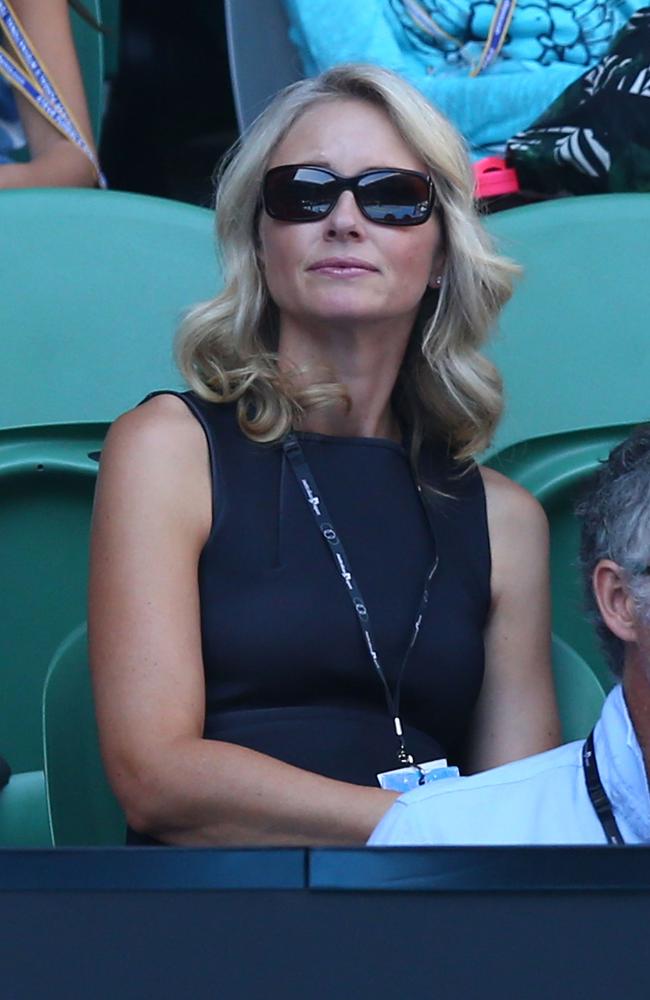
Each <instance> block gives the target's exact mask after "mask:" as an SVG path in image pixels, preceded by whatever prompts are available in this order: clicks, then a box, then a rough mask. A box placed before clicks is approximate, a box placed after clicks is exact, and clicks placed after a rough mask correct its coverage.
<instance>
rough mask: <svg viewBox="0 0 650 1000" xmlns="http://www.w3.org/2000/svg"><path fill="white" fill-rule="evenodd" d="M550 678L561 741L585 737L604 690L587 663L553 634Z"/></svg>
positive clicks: (600, 705) (592, 722) (592, 724)
mask: <svg viewBox="0 0 650 1000" xmlns="http://www.w3.org/2000/svg"><path fill="white" fill-rule="evenodd" d="M553 679H554V681H555V693H556V696H557V701H558V707H559V709H560V721H561V723H562V740H563V742H564V743H571V742H572V741H573V740H582V739H585V737H586V736H588V735H589V733H590V732H591V729H592V728H593V726H594V724H595V722H596V720H597V719H598V716H599V715H600V710H601V708H602V707H603V703H604V701H605V692H604V690H603V687H602V685H601V683H600V681H599V680H598V678H597V677H596V675H595V673H594V671H593V670H592V669H591V667H590V666H589V664H588V663H587V662H586V661H585V660H583V658H582V657H581V656H580V655H579V654H578V653H576V651H575V649H572V648H571V646H569V645H568V643H566V642H564V640H563V639H560V637H559V636H556V635H554V636H553Z"/></svg>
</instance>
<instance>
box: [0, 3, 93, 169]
mask: <svg viewBox="0 0 650 1000" xmlns="http://www.w3.org/2000/svg"><path fill="white" fill-rule="evenodd" d="M13 6H14V10H15V11H16V15H17V17H18V18H19V19H20V21H21V22H22V24H23V27H24V28H25V30H26V31H27V33H28V34H29V36H30V38H31V40H32V42H33V43H34V46H35V48H36V50H37V52H38V54H39V55H40V57H41V58H42V60H43V62H44V64H45V65H46V66H47V69H48V71H49V72H50V74H51V76H52V80H53V82H54V84H55V86H56V88H57V90H58V92H59V94H60V96H61V97H62V99H63V100H64V102H65V103H66V105H67V107H68V108H69V109H70V111H71V113H72V114H73V115H74V118H75V121H76V122H77V124H78V126H79V128H80V129H81V130H82V132H83V135H84V138H85V139H86V141H87V142H88V144H89V145H90V146H91V148H93V138H92V130H91V127H90V121H89V118H88V108H87V105H86V97H85V94H84V89H83V83H82V80H81V72H80V70H79V63H78V61H77V53H76V51H75V47H74V42H73V38H72V31H71V28H70V16H69V13H68V4H67V0H13ZM16 97H17V102H18V109H19V111H20V118H21V121H22V123H23V127H24V129H25V134H26V136H27V142H28V145H29V150H30V154H31V160H30V162H29V163H7V164H4V163H3V164H1V165H0V188H14V187H92V186H93V185H94V184H95V183H96V181H97V177H96V174H95V170H94V168H93V166H92V164H91V163H90V161H89V160H88V158H87V157H86V156H85V155H84V153H82V151H81V150H80V149H78V148H77V146H75V145H74V143H72V142H70V141H69V140H67V139H66V138H65V137H64V136H62V135H61V133H60V132H59V131H58V130H57V129H56V128H55V127H54V126H53V125H51V124H50V123H49V122H48V121H47V120H46V119H45V118H44V117H43V116H42V115H41V114H40V112H39V111H37V110H36V108H35V107H33V105H32V104H30V102H29V101H28V100H27V98H25V97H23V96H22V95H21V94H17V95H16Z"/></svg>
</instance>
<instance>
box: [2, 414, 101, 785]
mask: <svg viewBox="0 0 650 1000" xmlns="http://www.w3.org/2000/svg"><path fill="white" fill-rule="evenodd" d="M105 430H106V425H103V424H102V425H97V424H84V425H78V426H70V425H58V426H52V427H43V428H23V429H21V430H6V431H5V430H1V429H0V567H2V572H0V607H1V608H2V629H0V693H1V696H0V734H1V735H2V752H3V754H4V755H5V756H6V757H7V759H8V761H9V763H10V764H11V767H12V770H13V771H14V773H20V772H23V771H33V770H37V769H39V768H42V766H43V759H42V742H41V732H40V729H41V726H40V713H41V695H42V690H43V681H44V679H45V672H46V670H47V666H48V663H49V661H50V659H51V657H52V654H53V652H54V650H55V649H56V648H57V646H58V645H59V643H60V642H61V641H62V640H63V638H64V637H65V636H66V635H67V634H68V633H69V632H70V630H71V629H72V628H73V627H74V626H75V625H76V624H77V622H79V621H80V619H83V618H84V617H85V615H86V610H85V607H86V575H87V568H86V567H87V563H88V533H89V527H90V514H91V508H92V500H93V492H94V488H95V477H96V474H97V462H96V460H95V459H94V458H93V457H91V455H95V454H97V453H98V451H99V449H100V448H101V446H102V440H103V437H104V433H105Z"/></svg>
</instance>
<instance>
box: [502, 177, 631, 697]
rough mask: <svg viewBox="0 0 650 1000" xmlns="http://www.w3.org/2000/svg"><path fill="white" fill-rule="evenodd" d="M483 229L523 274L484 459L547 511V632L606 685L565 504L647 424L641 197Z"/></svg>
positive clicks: (574, 202) (557, 205)
mask: <svg viewBox="0 0 650 1000" xmlns="http://www.w3.org/2000/svg"><path fill="white" fill-rule="evenodd" d="M486 224H487V226H488V229H489V230H490V231H491V232H492V234H493V235H494V236H495V237H496V239H497V241H498V244H499V247H500V249H501V251H502V252H504V253H506V254H508V255H509V256H511V257H512V258H513V259H515V260H516V261H518V262H519V263H520V264H522V265H523V268H524V274H523V277H522V278H521V280H520V281H519V282H518V285H517V288H516V291H515V294H514V296H513V298H512V300H511V302H509V303H508V305H507V306H506V308H505V310H504V314H503V318H502V321H501V323H500V329H499V332H498V336H497V337H496V339H495V342H494V344H493V345H492V346H491V348H490V351H489V354H490V356H491V357H492V359H493V360H494V362H495V363H496V364H497V366H498V367H499V370H500V371H501V373H502V375H503V379H504V385H505V395H506V409H505V414H504V418H503V420H502V422H501V424H500V426H499V428H498V431H497V434H496V437H495V440H494V443H493V446H492V447H491V448H490V449H489V451H488V452H487V453H486V454H485V456H484V461H486V462H487V463H488V464H489V465H491V466H492V467H494V468H495V469H498V470H499V471H501V472H504V473H505V474H506V475H508V476H510V477H511V478H513V479H515V480H517V481H518V482H520V483H522V485H524V486H526V487H527V488H528V489H530V490H531V492H532V493H533V494H534V495H535V496H537V497H538V499H539V500H540V501H541V502H542V504H543V505H544V507H545V509H546V512H547V514H548V516H549V520H550V525H551V574H552V588H553V629H554V632H555V633H557V635H559V636H560V637H561V638H563V639H565V640H566V641H567V642H568V643H569V645H570V646H571V647H573V649H574V650H576V652H578V653H579V654H580V655H581V656H582V657H583V658H584V659H585V660H586V661H587V662H588V663H589V664H590V665H591V666H592V667H593V669H594V670H595V672H596V674H597V676H598V679H599V681H600V683H601V684H602V685H603V686H604V687H605V688H609V687H610V686H611V683H612V679H611V677H610V675H609V670H608V668H607V666H606V664H605V662H604V660H603V658H602V655H601V653H600V651H599V650H598V648H597V646H596V643H595V640H594V637H593V630H592V628H591V626H590V624H589V623H588V622H586V621H585V618H584V611H583V599H582V590H581V584H580V580H579V572H578V566H577V558H578V527H577V524H576V522H575V519H574V517H573V507H574V504H575V501H576V499H577V498H578V496H579V495H580V492H581V490H582V488H583V486H584V483H585V482H586V480H587V478H588V477H589V475H590V474H591V473H592V472H593V471H594V470H595V469H596V468H597V466H598V462H599V461H601V460H603V459H605V458H606V457H607V455H608V453H609V451H610V449H611V448H612V447H614V445H616V444H617V443H618V442H619V441H620V440H621V439H622V438H623V437H625V435H626V434H627V433H628V431H629V429H630V428H631V427H632V426H634V425H635V424H637V423H641V422H643V421H644V420H647V419H648V417H649V416H650V405H649V404H648V394H647V386H648V381H649V379H650V338H649V337H648V330H647V312H648V292H647V277H646V270H647V251H648V233H649V232H650V194H626V195H602V196H600V195H599V196H591V197H584V198H561V199H557V200H555V201H549V202H543V203H540V204H537V205H527V206H525V207H523V208H516V209H511V210H509V211H505V212H499V213H497V214H495V215H492V216H489V217H488V218H487V219H486Z"/></svg>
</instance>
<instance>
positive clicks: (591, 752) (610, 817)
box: [582, 729, 625, 844]
mask: <svg viewBox="0 0 650 1000" xmlns="http://www.w3.org/2000/svg"><path fill="white" fill-rule="evenodd" d="M582 769H583V771H584V773H585V781H586V783H587V792H588V793H589V798H590V799H591V804H592V806H593V807H594V812H595V813H596V816H597V817H598V819H599V820H600V825H601V826H602V828H603V830H604V832H605V836H606V837H607V843H608V844H624V843H625V841H624V840H623V835H622V833H621V831H620V830H619V828H618V823H617V822H616V820H615V818H614V812H613V810H612V804H611V802H610V801H609V798H608V797H607V792H606V791H605V789H604V788H603V783H602V781H601V780H600V774H599V773H598V764H597V763H596V751H595V749H594V731H593V729H592V731H591V732H590V733H589V736H588V737H587V739H586V740H585V742H584V746H583V748H582Z"/></svg>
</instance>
